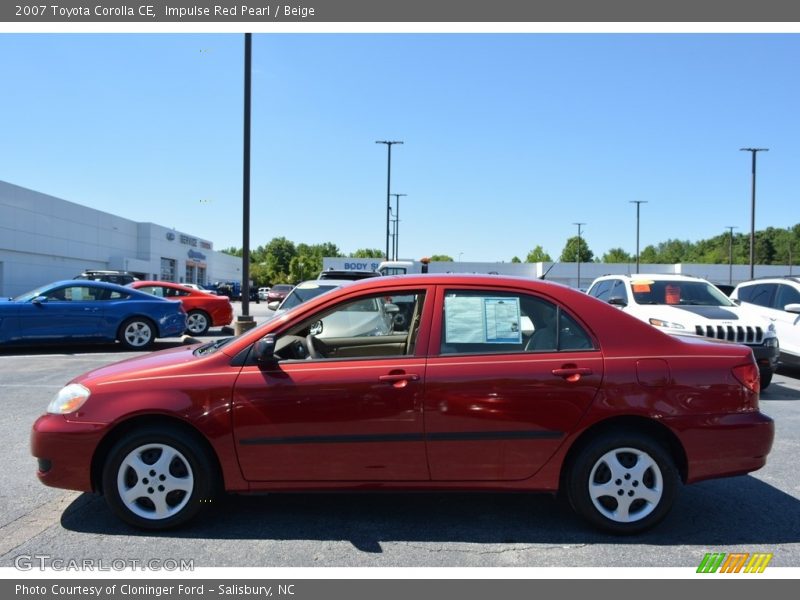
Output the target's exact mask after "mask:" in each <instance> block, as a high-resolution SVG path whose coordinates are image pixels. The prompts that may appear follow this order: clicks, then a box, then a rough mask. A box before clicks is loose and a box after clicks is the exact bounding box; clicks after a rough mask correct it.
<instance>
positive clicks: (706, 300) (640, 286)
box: [631, 280, 735, 306]
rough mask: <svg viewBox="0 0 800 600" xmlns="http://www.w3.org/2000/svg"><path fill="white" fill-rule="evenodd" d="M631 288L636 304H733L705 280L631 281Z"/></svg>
mask: <svg viewBox="0 0 800 600" xmlns="http://www.w3.org/2000/svg"><path fill="white" fill-rule="evenodd" d="M631 288H632V290H633V300H634V302H636V303H637V304H667V305H682V306H686V305H692V306H735V304H734V303H733V302H731V300H730V299H729V298H728V297H727V296H726V295H725V294H723V293H722V292H721V291H719V290H718V289H717V288H716V287H714V286H713V285H711V284H710V283H708V282H706V281H684V280H674V281H653V280H642V281H633V282H631Z"/></svg>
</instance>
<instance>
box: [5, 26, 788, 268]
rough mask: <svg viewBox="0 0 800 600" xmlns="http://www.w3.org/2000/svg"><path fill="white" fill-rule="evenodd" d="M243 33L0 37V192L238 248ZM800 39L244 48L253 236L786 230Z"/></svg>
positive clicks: (525, 245) (422, 252)
mask: <svg viewBox="0 0 800 600" xmlns="http://www.w3.org/2000/svg"><path fill="white" fill-rule="evenodd" d="M242 57H243V36H242V35H240V34H66V33H65V34H2V35H0V81H3V93H2V94H0V115H2V117H0V118H2V127H1V128H0V131H2V141H0V179H3V180H5V181H8V182H11V183H14V184H17V185H21V186H24V187H28V188H32V189H35V190H38V191H41V192H45V193H48V194H52V195H54V196H58V197H61V198H65V199H67V200H71V201H74V202H78V203H80V204H85V205H87V206H91V207H94V208H97V209H100V210H105V211H108V212H112V213H115V214H118V215H121V216H124V217H126V218H130V219H134V220H138V221H152V222H155V223H159V224H162V225H166V226H171V227H176V228H178V229H180V230H182V231H186V232H188V233H191V234H194V235H198V236H201V237H204V238H207V239H210V240H211V241H213V242H214V244H215V247H216V248H217V249H220V248H223V247H227V246H232V245H233V246H241V239H242V238H241V224H240V220H241V197H242V192H241V172H242V167H241V160H242V97H243V96H242V62H243V59H242ZM798 63H800V35H797V34H722V33H717V34H602V33H597V34H541V33H531V34H489V33H485V34H459V33H449V34H448V33H445V34H421V33H420V34H414V33H405V34H363V33H361V34H345V33H332V34H255V35H254V42H253V130H252V131H253V133H252V136H253V137H252V140H253V142H252V143H253V146H252V149H253V154H252V161H253V162H252V169H253V170H252V229H251V242H252V244H253V245H254V246H255V245H259V244H263V243H266V242H268V241H269V240H270V239H272V238H273V237H276V236H285V237H287V238H289V239H290V240H293V241H295V242H306V243H318V242H326V241H331V242H333V243H335V244H337V245H338V246H339V247H340V248H341V249H342V250H343V251H345V252H348V251H352V250H355V249H357V248H363V247H370V248H384V246H385V231H386V230H385V227H386V225H385V218H386V212H385V211H386V148H385V146H383V145H377V144H375V141H376V140H385V139H391V140H403V141H404V142H405V143H404V145H402V146H395V147H394V149H393V151H392V191H393V192H396V193H404V194H408V196H406V197H404V198H403V199H402V200H401V215H400V216H401V224H400V254H401V255H402V256H403V257H409V258H419V257H422V256H426V255H430V254H449V255H451V256H453V257H455V258H459V257H460V258H461V259H462V260H464V261H494V260H505V261H508V260H510V259H511V258H512V257H513V256H515V255H516V256H519V257H521V258H523V259H524V257H525V255H526V254H527V253H528V251H529V250H530V249H532V248H533V247H534V246H536V245H541V246H543V247H544V249H545V250H546V251H548V252H549V253H550V254H551V255H552V256H553V257H554V258H557V257H558V255H559V254H560V252H561V250H562V248H563V247H564V244H565V242H566V240H567V239H568V238H569V237H571V236H574V235H576V234H577V227H576V226H575V225H573V223H574V222H577V221H580V222H584V223H586V225H584V226H583V228H582V233H583V236H584V237H585V238H586V240H587V242H588V244H589V247H590V248H591V249H592V250H593V251H594V253H595V254H596V255H602V254H603V253H604V252H606V251H607V250H609V249H610V248H612V247H622V248H624V249H625V250H627V251H628V252H631V253H633V252H634V251H635V243H636V237H635V206H634V205H632V204H630V201H631V200H645V201H647V204H644V205H642V211H641V215H642V219H641V246H642V247H644V246H646V245H647V244H651V243H657V242H660V241H665V240H666V239H669V238H678V239H688V240H697V239H703V238H707V237H711V236H714V235H718V234H721V233H724V232H726V231H727V230H726V226H728V225H735V226H737V227H738V228H739V229H738V230H737V232H741V233H747V232H748V231H749V226H750V225H749V224H750V154H749V153H744V152H740V151H739V149H740V148H742V147H747V146H754V147H767V148H769V149H770V151H769V152H767V153H763V154H760V155H759V162H758V211H757V217H756V226H757V228H759V229H761V228H765V227H767V226H773V227H787V226H789V225H793V224H795V223H797V222H800V202H799V201H798V190H800V112H799V111H800V109H799V108H798V107H800V77H798V75H797V74H798V73H800V64H798Z"/></svg>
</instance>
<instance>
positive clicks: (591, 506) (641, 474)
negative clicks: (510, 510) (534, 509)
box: [566, 431, 681, 535]
mask: <svg viewBox="0 0 800 600" xmlns="http://www.w3.org/2000/svg"><path fill="white" fill-rule="evenodd" d="M680 483H681V482H680V477H679V475H678V471H677V469H676V468H675V463H674V461H673V459H672V457H671V456H670V455H669V453H668V452H667V451H666V450H665V449H664V447H663V446H661V444H659V443H658V442H656V441H655V440H654V439H652V438H650V437H648V436H646V435H642V434H639V433H633V432H625V431H621V432H613V433H607V434H603V435H599V436H598V437H596V438H594V439H593V440H591V441H590V442H589V443H588V444H587V445H586V446H585V447H584V448H583V449H582V450H581V451H580V453H579V454H578V455H577V457H576V458H575V460H574V461H572V463H571V465H570V467H569V469H568V471H567V479H566V486H567V490H566V491H567V497H568V498H569V502H570V504H571V505H572V508H573V509H574V510H575V512H577V513H578V514H579V515H580V516H581V517H583V518H584V519H586V520H587V521H589V522H590V523H591V524H592V525H594V526H595V527H597V528H599V529H602V530H604V531H607V532H609V533H614V534H618V535H631V534H635V533H640V532H642V531H645V530H646V529H649V528H651V527H653V526H654V525H656V524H657V523H658V522H659V521H661V520H662V519H663V518H664V517H665V516H666V515H667V513H668V512H669V510H670V509H671V508H672V505H673V503H674V501H675V498H676V497H677V493H678V489H679V487H680Z"/></svg>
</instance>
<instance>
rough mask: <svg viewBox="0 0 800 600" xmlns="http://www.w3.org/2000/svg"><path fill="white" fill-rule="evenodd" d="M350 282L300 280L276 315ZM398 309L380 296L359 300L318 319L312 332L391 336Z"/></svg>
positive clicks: (325, 336)
mask: <svg viewBox="0 0 800 600" xmlns="http://www.w3.org/2000/svg"><path fill="white" fill-rule="evenodd" d="M350 283H352V281H349V280H337V279H323V280H320V279H312V280H309V281H304V282H302V283H299V284H297V285H296V286H295V288H294V289H293V290H292V291H291V292H289V294H288V295H287V296H286V298H284V299H283V302H281V303H280V305H279V306H278V308H277V310H276V311H275V315H276V316H277V315H279V314H282V313H284V312H286V311H287V310H289V309H290V308H294V307H295V306H297V305H298V304H302V303H303V302H306V301H307V300H311V299H312V298H316V297H317V296H319V295H321V294H324V293H326V292H330V291H332V290H335V289H337V288H340V287H341V286H343V285H345V284H350ZM398 310H399V309H398V307H397V306H396V305H394V304H392V303H387V302H383V301H382V300H380V299H379V298H368V299H366V300H360V301H358V302H353V303H351V304H348V305H346V306H344V307H343V308H340V309H339V310H338V311H336V312H333V313H331V314H329V315H327V316H325V317H323V318H322V319H320V320H319V321H317V322H315V323H314V324H312V325H311V330H310V333H311V335H314V336H316V337H319V338H323V339H324V338H335V337H362V336H371V335H389V334H390V333H392V331H393V327H394V318H395V315H396V314H397V312H398Z"/></svg>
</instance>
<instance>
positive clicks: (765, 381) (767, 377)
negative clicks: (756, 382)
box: [759, 371, 772, 392]
mask: <svg viewBox="0 0 800 600" xmlns="http://www.w3.org/2000/svg"><path fill="white" fill-rule="evenodd" d="M770 383H772V371H762V372H761V387H760V388H759V389H760V390H761V391H762V392H763V391H764V390H765V389H767V388H768V387H769V384H770Z"/></svg>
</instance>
